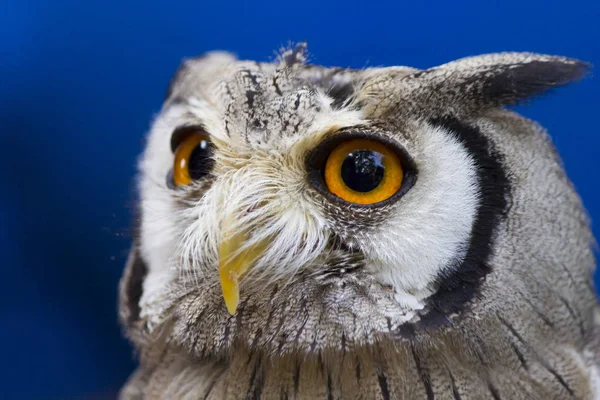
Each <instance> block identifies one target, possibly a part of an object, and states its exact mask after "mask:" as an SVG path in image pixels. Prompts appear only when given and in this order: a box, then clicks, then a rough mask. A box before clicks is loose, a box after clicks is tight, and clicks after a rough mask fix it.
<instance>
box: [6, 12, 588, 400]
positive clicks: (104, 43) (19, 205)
mask: <svg viewBox="0 0 600 400" xmlns="http://www.w3.org/2000/svg"><path fill="white" fill-rule="evenodd" d="M100 4H101V5H96V2H87V1H81V0H79V1H69V0H63V1H56V0H53V1H16V0H11V1H7V0H4V1H2V3H1V5H0V169H1V172H0V179H1V186H0V187H1V188H2V189H1V192H0V193H1V196H0V254H1V257H2V258H1V259H2V261H1V267H2V289H1V290H0V304H2V307H1V311H0V321H1V322H0V323H1V324H2V325H1V326H0V346H1V349H0V350H1V351H0V354H2V362H1V363H0V365H1V367H0V368H1V369H2V371H0V377H1V379H2V383H1V386H0V397H2V398H84V397H85V398H107V397H111V396H114V394H115V393H116V391H117V390H118V388H119V386H120V385H121V384H122V383H123V381H124V380H125V379H126V377H127V376H128V374H129V373H130V372H131V370H132V368H133V367H134V363H133V361H132V350H131V349H130V347H129V345H128V343H127V342H126V341H125V340H123V339H121V335H120V329H119V327H118V324H117V317H116V295H117V294H116V287H117V281H118V278H119V276H120V273H121V269H122V266H123V264H124V261H125V256H126V254H127V248H128V245H129V240H130V232H129V228H128V227H129V224H130V221H131V208H132V203H131V202H132V199H133V196H132V193H133V189H132V186H133V185H132V177H133V175H134V171H135V161H136V157H137V155H138V154H139V153H140V151H141V150H142V147H143V136H144V133H145V131H146V130H147V129H148V126H149V122H150V119H151V117H152V115H153V114H154V113H155V112H156V111H158V109H159V107H160V105H161V101H162V98H163V95H164V93H165V90H166V86H167V83H168V80H169V78H170V77H171V75H172V74H173V72H174V71H175V69H176V68H177V66H178V64H179V61H180V59H181V58H182V57H184V56H193V55H197V54H199V53H202V52H204V51H207V50H211V49H226V50H230V51H233V52H235V53H237V54H238V55H239V56H240V57H241V58H250V59H259V60H268V59H270V58H272V57H273V55H274V50H276V49H278V48H279V47H280V46H282V45H285V44H287V43H288V41H289V40H293V41H304V40H306V41H308V43H309V50H310V52H311V53H312V60H313V62H315V63H320V64H325V65H339V66H350V67H357V68H360V67H364V66H378V65H411V66H416V67H421V68H426V67H430V66H434V65H437V64H440V63H444V62H447V61H450V60H453V59H455V58H458V57H463V56H467V55H473V54H478V53H486V52H495V51H503V50H522V51H535V52H541V53H550V54H561V55H568V56H572V57H577V58H580V59H583V60H586V61H590V62H592V63H595V64H596V65H600V23H599V22H598V21H600V2H598V1H596V0H594V1H582V2H578V1H568V2H567V1H565V2H559V1H551V0H540V1H532V2H526V1H523V0H519V1H512V0H511V1H508V0H503V1H498V2H489V1H488V2H485V1H481V0H478V1H467V2H458V1H452V2H451V1H439V2H431V1H421V2H419V1H412V2H409V3H408V2H407V3H401V2H398V1H393V2H387V3H384V2H375V1H373V2H352V1H345V2H337V3H329V2H325V1H313V0H303V1H300V2H291V1H290V2H283V1H279V2H275V1H265V2H260V3H259V2H240V1H214V2H206V1H199V0H195V1H179V2H172V1H169V2H166V1H165V2H158V1H144V2H130V1H119V2H116V1H115V2H111V1H103V2H100ZM594 75H595V74H594V73H593V72H592V74H591V75H590V76H589V77H587V78H586V79H585V80H584V81H583V82H581V83H579V84H576V85H573V86H570V87H567V88H564V89H561V90H559V91H557V93H555V94H554V95H552V96H548V97H545V98H542V99H539V100H536V101H535V102H533V103H532V104H531V105H529V106H527V107H520V108H519V111H521V112H522V113H524V114H525V115H527V116H528V117H531V118H534V119H536V120H538V121H540V122H541V123H542V124H543V125H545V126H546V127H547V128H548V129H549V130H550V133H551V134H552V137H553V138H554V141H555V143H556V144H557V146H558V149H559V151H560V153H561V154H562V156H563V158H564V161H565V164H566V168H567V171H568V173H569V174H570V176H571V178H572V179H573V181H574V182H575V185H576V187H577V188H578V190H579V192H580V194H581V196H582V197H583V200H584V202H585V204H586V206H587V208H588V210H589V212H590V214H591V217H592V220H593V221H598V220H600V189H599V187H598V183H599V182H600V179H599V177H600V173H599V170H600V168H599V167H600V161H599V157H600V150H599V148H600V132H599V129H598V112H599V102H598V100H597V99H598V96H600V79H598V77H597V76H596V77H595V76H594ZM596 75H597V74H596ZM594 231H595V233H596V236H597V237H598V234H599V233H600V231H599V228H598V226H597V225H595V227H594Z"/></svg>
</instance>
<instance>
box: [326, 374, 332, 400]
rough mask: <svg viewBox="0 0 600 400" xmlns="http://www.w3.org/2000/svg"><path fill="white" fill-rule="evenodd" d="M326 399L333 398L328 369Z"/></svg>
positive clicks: (330, 399)
mask: <svg viewBox="0 0 600 400" xmlns="http://www.w3.org/2000/svg"><path fill="white" fill-rule="evenodd" d="M327 400H333V388H332V384H331V374H330V373H329V371H328V372H327Z"/></svg>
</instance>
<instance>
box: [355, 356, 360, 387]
mask: <svg viewBox="0 0 600 400" xmlns="http://www.w3.org/2000/svg"><path fill="white" fill-rule="evenodd" d="M355 373H356V382H357V383H360V361H359V360H358V358H357V359H356V370H355Z"/></svg>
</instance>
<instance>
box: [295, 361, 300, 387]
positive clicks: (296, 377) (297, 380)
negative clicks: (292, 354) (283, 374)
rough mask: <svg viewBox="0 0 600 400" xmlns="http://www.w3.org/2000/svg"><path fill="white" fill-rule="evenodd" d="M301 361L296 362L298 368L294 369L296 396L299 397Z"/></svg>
mask: <svg viewBox="0 0 600 400" xmlns="http://www.w3.org/2000/svg"><path fill="white" fill-rule="evenodd" d="M300 365H301V363H300V360H296V367H295V368H294V394H295V395H296V396H297V395H298V388H299V387H300Z"/></svg>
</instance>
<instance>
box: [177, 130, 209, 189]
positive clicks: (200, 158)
mask: <svg viewBox="0 0 600 400" xmlns="http://www.w3.org/2000/svg"><path fill="white" fill-rule="evenodd" d="M174 137H175V134H174ZM177 141H178V144H177V146H176V147H175V157H174V160H173V170H172V173H171V174H170V177H169V179H170V180H171V183H172V185H173V186H175V187H182V186H187V185H189V184H190V183H192V182H193V181H195V180H198V179H201V178H203V177H205V176H206V175H208V174H209V173H210V171H211V169H212V167H213V164H214V160H213V157H212V155H213V146H212V143H211V142H210V139H209V137H208V135H207V134H206V133H205V132H204V131H203V130H200V129H192V130H187V129H186V131H185V132H183V134H180V135H179V138H178V139H177Z"/></svg>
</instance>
